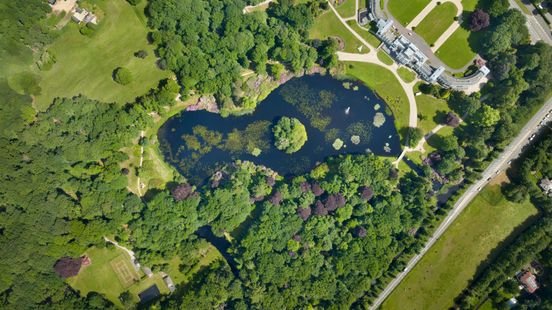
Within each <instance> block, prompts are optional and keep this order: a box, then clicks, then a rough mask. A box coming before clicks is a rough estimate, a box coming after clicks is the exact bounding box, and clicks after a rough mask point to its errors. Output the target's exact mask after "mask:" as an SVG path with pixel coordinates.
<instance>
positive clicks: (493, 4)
mask: <svg viewBox="0 0 552 310" xmlns="http://www.w3.org/2000/svg"><path fill="white" fill-rule="evenodd" d="M509 8H510V3H509V2H508V0H494V1H488V8H487V12H489V14H490V15H491V16H492V17H497V16H500V15H502V14H504V13H506V11H508V9H509Z"/></svg>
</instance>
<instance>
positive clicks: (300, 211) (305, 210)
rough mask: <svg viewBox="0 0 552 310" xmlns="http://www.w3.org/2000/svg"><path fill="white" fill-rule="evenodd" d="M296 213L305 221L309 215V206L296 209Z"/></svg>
mask: <svg viewBox="0 0 552 310" xmlns="http://www.w3.org/2000/svg"><path fill="white" fill-rule="evenodd" d="M297 215H299V217H300V218H302V219H303V221H306V220H307V219H308V218H309V217H310V216H311V208H308V207H307V208H300V209H298V210H297Z"/></svg>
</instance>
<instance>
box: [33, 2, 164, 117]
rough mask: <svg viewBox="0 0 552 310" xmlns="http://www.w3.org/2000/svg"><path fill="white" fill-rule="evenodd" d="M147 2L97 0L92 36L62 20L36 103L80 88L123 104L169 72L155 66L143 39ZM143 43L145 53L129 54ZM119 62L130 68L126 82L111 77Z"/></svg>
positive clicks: (91, 95) (40, 105)
mask: <svg viewBox="0 0 552 310" xmlns="http://www.w3.org/2000/svg"><path fill="white" fill-rule="evenodd" d="M145 4H146V2H145V1H143V2H142V4H141V5H140V7H139V8H136V9H133V7H132V6H131V5H130V4H128V2H126V1H124V0H113V1H103V2H97V5H98V6H99V7H101V9H102V11H103V12H104V17H103V19H101V20H100V24H99V25H98V29H97V30H96V33H94V34H93V35H92V37H88V36H84V35H82V34H80V33H79V29H78V28H79V26H78V25H76V24H75V23H73V22H70V23H69V24H68V25H67V26H65V28H64V29H63V32H62V34H61V35H60V36H59V38H57V39H56V40H55V41H54V43H53V44H52V45H51V46H49V47H48V50H49V51H51V52H52V53H53V54H54V55H55V56H56V59H57V62H56V63H55V64H54V66H53V67H52V69H51V70H49V71H41V72H39V74H40V77H41V83H40V86H41V87H42V94H41V95H40V96H38V97H37V107H38V108H39V109H40V110H44V109H46V108H47V107H48V106H49V105H50V104H51V102H52V99H54V98H55V97H60V96H66V97H69V96H74V95H78V94H83V95H86V96H88V97H89V98H92V99H98V100H102V101H115V102H118V103H121V104H124V103H126V102H129V101H132V100H134V98H135V97H137V96H139V95H142V94H144V93H146V92H147V91H148V90H149V89H151V88H153V87H155V86H157V83H158V82H159V80H161V79H163V78H166V77H168V76H169V75H170V73H169V71H161V70H160V69H158V68H157V66H156V64H155V62H156V58H155V55H154V53H153V46H151V45H148V43H147V40H146V39H147V32H148V29H147V27H146V24H145V17H144V16H143V13H142V12H143V8H144V6H145ZM140 15H142V16H140ZM142 49H143V50H146V51H147V52H148V54H149V55H148V57H147V58H145V59H140V58H137V57H135V56H134V55H133V54H134V53H135V52H136V51H138V50H142ZM120 66H122V67H126V68H128V69H129V70H130V71H131V72H132V74H133V77H134V79H133V81H132V82H131V83H130V84H129V85H126V86H122V85H119V84H117V83H115V82H114V81H113V79H112V73H113V70H114V69H115V68H117V67H120Z"/></svg>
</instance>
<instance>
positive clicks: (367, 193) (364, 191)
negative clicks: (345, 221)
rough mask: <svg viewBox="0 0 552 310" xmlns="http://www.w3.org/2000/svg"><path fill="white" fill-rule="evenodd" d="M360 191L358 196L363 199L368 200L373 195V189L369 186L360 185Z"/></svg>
mask: <svg viewBox="0 0 552 310" xmlns="http://www.w3.org/2000/svg"><path fill="white" fill-rule="evenodd" d="M360 190H361V192H360V197H361V198H362V199H364V200H370V199H372V197H374V190H373V189H372V188H371V187H369V186H364V187H362V188H361V189H360Z"/></svg>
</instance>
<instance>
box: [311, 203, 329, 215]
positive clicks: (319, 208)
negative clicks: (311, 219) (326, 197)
mask: <svg viewBox="0 0 552 310" xmlns="http://www.w3.org/2000/svg"><path fill="white" fill-rule="evenodd" d="M328 211H329V210H328V209H327V208H326V207H324V204H323V203H322V201H320V200H317V201H316V203H315V206H314V214H315V215H328Z"/></svg>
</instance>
